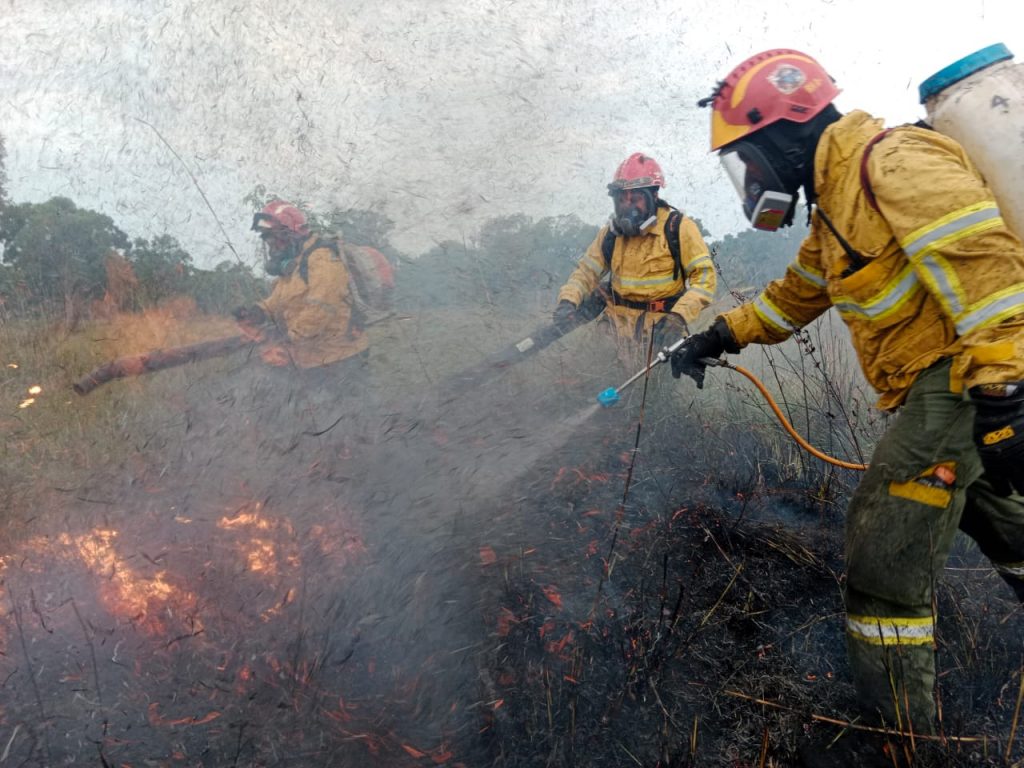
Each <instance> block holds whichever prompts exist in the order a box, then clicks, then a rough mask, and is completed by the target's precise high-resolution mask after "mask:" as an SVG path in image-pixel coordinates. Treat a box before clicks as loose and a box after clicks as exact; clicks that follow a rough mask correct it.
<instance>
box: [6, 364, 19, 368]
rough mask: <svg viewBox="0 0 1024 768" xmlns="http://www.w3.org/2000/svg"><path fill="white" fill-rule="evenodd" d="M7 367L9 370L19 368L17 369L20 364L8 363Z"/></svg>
mask: <svg viewBox="0 0 1024 768" xmlns="http://www.w3.org/2000/svg"><path fill="white" fill-rule="evenodd" d="M7 367H8V368H17V367H18V364H17V363H8V364H7Z"/></svg>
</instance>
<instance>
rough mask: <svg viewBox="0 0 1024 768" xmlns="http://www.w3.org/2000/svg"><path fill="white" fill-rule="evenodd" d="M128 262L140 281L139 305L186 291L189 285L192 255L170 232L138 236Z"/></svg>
mask: <svg viewBox="0 0 1024 768" xmlns="http://www.w3.org/2000/svg"><path fill="white" fill-rule="evenodd" d="M129 261H130V262H131V265H132V268H133V269H134V270H135V276H136V278H138V281H139V287H138V296H137V302H138V304H139V306H140V307H147V306H153V305H155V304H157V303H159V302H160V301H161V300H162V299H165V298H168V297H170V296H179V295H182V294H187V293H189V292H190V289H191V288H192V283H193V280H192V278H193V275H192V257H191V256H190V255H189V254H188V252H186V251H185V250H184V249H183V248H182V247H181V246H180V245H179V244H178V241H177V240H176V239H174V238H173V237H171V236H170V235H167V234H164V235H158V236H157V237H155V238H153V240H152V241H149V240H146V239H144V238H137V239H136V240H135V242H134V243H133V244H132V249H131V253H130V254H129Z"/></svg>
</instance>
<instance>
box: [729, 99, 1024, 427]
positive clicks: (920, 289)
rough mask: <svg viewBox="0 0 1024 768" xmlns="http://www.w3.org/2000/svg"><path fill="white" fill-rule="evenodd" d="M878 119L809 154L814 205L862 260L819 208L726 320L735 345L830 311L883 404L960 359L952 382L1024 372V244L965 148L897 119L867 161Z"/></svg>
mask: <svg viewBox="0 0 1024 768" xmlns="http://www.w3.org/2000/svg"><path fill="white" fill-rule="evenodd" d="M881 130H882V121H880V120H877V119H875V118H873V117H871V116H870V115H868V114H867V113H865V112H860V111H856V112H851V113H850V114H848V115H846V116H844V117H843V118H841V119H840V120H839V121H837V122H836V123H834V124H832V125H831V126H829V127H828V128H827V129H826V130H825V132H824V134H823V135H822V137H821V141H820V142H819V144H818V148H817V150H816V153H815V157H814V183H815V189H816V190H817V193H818V205H819V207H820V208H821V210H822V211H823V212H824V213H825V215H826V216H828V217H829V219H831V221H832V223H833V225H834V226H835V228H836V231H837V232H838V233H839V234H840V235H841V236H842V237H843V238H844V239H845V240H846V241H847V242H848V243H849V244H850V245H851V246H852V247H853V249H854V250H856V251H858V252H859V253H860V254H861V255H862V256H864V257H865V258H866V259H867V260H868V264H867V265H866V266H864V267H862V268H861V269H859V270H858V271H856V272H854V273H853V274H851V275H849V276H847V277H844V276H843V272H844V270H846V269H847V267H849V266H850V264H851V259H850V258H849V257H848V256H847V255H846V253H845V251H844V250H843V248H842V246H841V245H840V243H839V242H838V240H837V239H836V237H835V236H834V235H833V234H832V232H831V231H830V230H829V229H828V228H827V226H826V225H825V222H824V221H823V220H822V218H821V216H820V215H818V214H815V216H814V218H813V220H812V224H811V231H810V234H809V235H808V236H807V237H806V238H805V239H804V241H803V243H802V244H801V246H800V250H799V253H798V254H797V257H796V261H794V262H793V263H792V264H791V265H790V266H789V268H788V269H787V270H786V275H785V277H783V278H782V279H780V280H776V281H774V282H772V283H770V284H769V285H768V286H767V288H765V290H764V291H763V292H762V293H761V295H760V296H758V298H757V299H756V300H754V301H753V302H752V303H750V304H745V305H743V306H741V307H738V308H737V309H734V310H731V311H729V312H727V313H726V314H725V315H724V317H725V320H726V322H727V323H728V324H729V328H730V329H731V330H732V333H733V335H734V336H735V337H736V340H737V341H738V342H739V344H740V345H741V346H742V345H746V344H749V343H752V342H757V343H761V344H774V343H777V342H780V341H782V340H784V339H786V338H788V337H789V336H790V334H791V333H792V332H793V330H794V329H797V328H802V327H803V326H805V325H807V324H808V323H810V322H811V321H812V320H814V318H816V317H818V316H819V315H821V314H822V313H824V312H825V311H827V310H828V309H829V308H830V307H835V308H836V310H837V311H838V312H839V315H840V316H841V317H842V318H843V320H844V321H845V322H846V324H847V326H848V327H849V329H850V334H851V337H852V340H853V346H854V348H855V349H856V351H857V354H858V357H859V358H860V363H861V367H862V368H863V370H864V374H865V376H866V377H867V380H868V381H869V382H870V383H871V385H872V386H873V387H874V388H875V389H876V390H877V391H878V392H879V393H880V394H881V398H880V399H879V403H878V405H879V407H880V408H883V409H887V410H888V409H892V408H895V407H896V406H898V405H899V404H900V403H901V402H902V401H903V399H904V397H905V396H906V393H907V390H908V389H909V388H910V385H911V384H912V383H913V382H914V380H915V379H916V378H917V375H918V374H919V373H920V372H921V371H923V370H925V369H926V368H928V367H930V366H931V365H933V364H934V363H936V362H937V361H939V360H943V359H945V358H950V357H952V358H955V359H954V364H953V380H952V381H951V388H952V389H953V390H954V391H956V390H957V389H958V388H959V387H961V386H964V385H966V386H969V387H970V386H974V385H976V384H984V383H1001V382H1007V381H1015V380H1021V379H1024V249H1022V246H1021V242H1020V240H1019V239H1018V238H1017V236H1016V235H1014V234H1013V233H1012V232H1010V230H1008V229H1007V227H1006V224H1005V223H1004V222H1003V218H1002V216H1001V215H1000V213H999V208H998V206H997V205H996V201H995V198H994V197H993V196H992V192H991V191H990V190H989V188H988V187H987V186H986V185H985V182H984V181H983V179H982V178H981V175H980V174H979V173H978V171H977V169H976V168H975V167H974V165H973V164H972V163H971V161H970V160H969V159H968V157H967V155H966V153H965V152H964V150H963V148H962V147H960V145H959V144H957V142H955V141H954V140H953V139H951V138H949V137H947V136H944V135H942V134H940V133H938V132H936V131H931V130H928V129H925V128H918V127H915V126H910V125H906V126H900V127H898V128H894V129H893V130H892V131H891V132H890V133H889V134H888V135H886V136H885V137H884V138H882V139H881V140H880V141H878V143H877V144H876V145H875V146H874V147H873V149H872V150H871V153H870V154H869V155H868V162H867V165H866V171H867V175H868V179H869V180H870V181H869V183H870V188H871V190H872V191H873V192H874V195H875V198H876V201H877V206H878V208H877V210H876V209H875V208H874V207H872V205H871V204H870V202H869V200H868V197H867V194H866V192H865V188H864V185H863V184H862V181H861V159H862V156H863V155H864V152H865V148H866V146H867V144H868V142H869V141H870V140H871V139H872V138H873V137H875V136H876V135H877V134H878V133H879V132H881Z"/></svg>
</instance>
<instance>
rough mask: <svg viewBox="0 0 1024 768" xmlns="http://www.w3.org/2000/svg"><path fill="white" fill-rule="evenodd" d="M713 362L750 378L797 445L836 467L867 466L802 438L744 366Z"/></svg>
mask: <svg viewBox="0 0 1024 768" xmlns="http://www.w3.org/2000/svg"><path fill="white" fill-rule="evenodd" d="M715 364H716V365H719V366H721V367H722V368H731V369H732V370H734V371H736V372H737V373H742V374H743V375H744V376H746V377H747V378H748V379H750V381H751V383H752V384H753V385H754V386H755V387H757V388H758V389H759V390H760V391H761V394H762V395H763V396H764V399H765V400H767V401H768V405H770V406H771V408H772V411H773V412H774V413H775V417H776V418H777V419H778V420H779V423H780V424H782V426H783V428H784V429H785V430H786V431H787V432H788V433H789V435H790V437H792V438H793V439H794V440H795V441H796V443H797V445H799V446H800V447H801V448H803V449H804V450H805V451H807V452H808V453H809V454H811V455H812V456H815V457H817V458H819V459H821V460H822V461H827V462H828V463H829V464H833V465H835V466H837V467H842V468H843V469H857V470H860V471H864V470H865V469H867V468H868V465H867V464H856V463H854V462H852V461H843V460H842V459H835V458H832V457H831V456H829V455H828V454H827V453H822V452H821V451H819V450H818V449H817V448H815V447H814V446H813V445H811V444H810V443H808V442H807V441H806V440H804V439H803V437H801V436H800V435H799V434H798V433H797V431H796V430H795V429H794V428H793V425H792V424H790V423H789V420H788V419H787V418H786V417H785V416H784V415H783V413H782V410H781V409H780V408H779V406H778V404H777V403H776V402H775V398H774V397H772V395H771V393H770V392H769V391H768V390H767V389H766V388H765V386H764V384H762V383H761V381H760V380H759V379H758V378H757V376H755V375H754V374H752V373H751V372H750V371H748V370H747V369H746V368H741V367H740V366H738V365H732V364H730V363H727V362H725V361H724V360H717V361H716V362H715Z"/></svg>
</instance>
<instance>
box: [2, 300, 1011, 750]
mask: <svg viewBox="0 0 1024 768" xmlns="http://www.w3.org/2000/svg"><path fill="white" fill-rule="evenodd" d="M541 321H542V319H541ZM538 322H539V321H538V318H537V317H536V316H533V317H523V318H507V317H501V318H496V317H495V316H493V315H491V314H488V313H479V314H475V313H468V312H457V313H445V312H442V311H436V312H432V313H429V314H426V315H424V316H423V317H418V318H417V317H405V318H401V319H400V320H399V321H397V322H395V323H393V324H391V325H390V326H388V327H386V328H383V329H378V330H376V331H375V335H374V342H375V345H374V347H373V353H372V355H371V363H372V382H371V391H372V397H371V396H370V395H367V399H366V400H365V402H361V407H360V408H358V409H356V410H357V411H358V413H357V414H356V416H354V417H353V421H351V422H344V424H343V427H344V431H343V430H342V429H331V430H327V431H326V432H324V433H323V434H316V436H315V437H311V435H312V434H314V433H319V432H320V431H321V430H320V428H317V429H312V430H310V429H307V428H303V429H301V430H298V431H296V430H295V426H294V421H295V420H296V419H298V418H305V415H306V411H304V410H303V408H304V407H305V406H303V407H302V408H299V407H297V406H296V405H295V403H294V402H293V399H292V398H291V396H290V393H289V390H288V388H287V386H285V385H284V384H282V381H283V380H282V379H281V378H280V377H276V378H275V377H273V376H270V377H269V378H268V377H267V376H266V373H265V372H263V371H261V370H260V369H259V366H258V365H256V364H255V362H254V361H253V360H252V359H249V358H247V357H246V356H245V355H241V354H240V355H235V356H232V358H230V359H227V360H221V361H210V362H208V363H204V364H201V365H197V366H193V367H191V368H187V369H179V370H175V371H167V372H164V373H161V374H156V375H154V376H151V377H146V378H145V379H139V380H135V381H130V382H115V383H112V384H110V385H107V388H105V389H104V390H103V391H101V392H97V393H94V395H91V396H90V398H89V399H87V400H80V401H79V400H68V401H66V402H65V401H64V400H63V396H62V397H61V398H58V397H53V398H51V399H50V400H46V398H45V395H44V396H41V397H40V402H39V403H38V404H37V405H36V406H33V407H32V408H36V410H32V408H27V409H24V410H22V411H21V412H20V413H19V414H17V415H16V417H15V418H11V417H10V416H9V415H8V411H5V413H4V416H3V417H2V420H3V421H2V423H3V425H4V427H5V430H6V435H7V442H6V444H5V453H4V466H3V472H2V474H0V477H2V479H3V485H4V488H3V494H2V496H0V511H2V514H3V521H2V526H0V531H2V532H3V540H4V546H3V550H2V551H0V598H2V603H0V606H2V607H0V765H3V766H6V765H8V764H9V765H19V766H37V765H38V766H49V765H62V764H86V765H101V766H114V765H116V766H119V767H120V766H143V765H146V766H149V765H156V766H307V765H308V766H349V765H352V766H362V765H367V766H374V765H387V766H426V765H449V766H453V767H454V766H460V765H461V766H483V765H495V766H508V767H509V768H511V767H513V766H515V767H518V766H629V765H640V766H650V767H652V768H653V766H663V767H666V768H667V767H668V766H734V767H737V768H738V767H740V766H790V765H799V764H800V763H799V761H798V752H799V751H800V750H801V749H806V748H807V745H808V744H815V745H818V746H816V747H815V749H818V750H819V751H822V752H826V753H827V749H826V747H827V745H828V744H829V742H830V741H831V740H832V739H833V738H834V737H836V736H840V735H841V734H843V733H844V732H846V731H847V730H848V726H849V725H850V724H851V723H854V724H855V725H856V724H858V721H857V717H856V707H855V702H854V696H853V690H852V687H851V685H850V682H849V674H848V670H847V667H846V663H845V653H844V637H843V609H842V597H841V596H842V586H843V562H842V526H843V506H844V502H845V499H846V496H847V495H848V493H849V492H850V490H851V489H852V487H853V486H854V484H855V482H856V479H857V478H856V473H854V472H850V471H846V470H838V471H833V470H831V469H829V468H827V467H825V466H824V465H823V464H821V463H820V462H818V461H817V460H815V459H809V458H806V457H804V456H803V455H802V454H801V453H800V452H799V450H798V449H796V448H794V447H793V446H792V444H791V443H790V442H789V441H788V439H786V438H784V437H783V436H782V435H781V431H780V430H779V428H778V426H777V425H776V424H775V423H774V422H773V421H772V420H771V418H770V417H768V416H766V415H765V413H764V409H763V405H762V404H761V402H760V401H759V399H758V398H757V396H756V395H752V394H751V389H750V387H749V386H747V385H746V384H745V383H744V382H743V381H741V380H739V377H738V376H736V375H735V374H733V373H730V372H719V371H716V372H713V373H711V374H709V377H708V385H707V387H706V388H705V389H704V390H703V391H698V390H696V389H694V387H693V386H692V384H690V383H689V382H685V381H684V382H674V381H672V380H671V379H670V377H669V376H668V375H667V371H664V370H659V371H657V372H656V373H655V376H654V377H653V378H652V379H651V382H650V390H649V391H648V393H647V396H646V398H644V397H643V388H642V386H638V387H637V388H635V389H633V390H632V391H631V392H630V393H629V396H628V397H626V398H625V401H624V402H623V403H622V404H621V405H620V406H618V407H617V408H615V409H610V410H599V409H596V408H594V407H593V406H592V403H593V398H594V395H595V394H596V393H597V392H598V391H600V390H602V389H604V388H605V387H607V386H610V385H614V384H617V383H619V382H620V381H622V380H623V379H624V378H625V376H626V374H627V373H628V372H631V370H632V367H631V366H633V365H634V364H635V362H636V360H635V359H633V360H630V361H627V362H626V363H625V364H623V363H620V362H619V361H617V360H616V353H615V350H614V349H612V347H611V346H610V345H609V342H608V340H607V338H606V337H604V336H603V334H602V331H601V330H600V329H598V328H597V327H590V328H587V329H583V330H581V331H577V332H576V333H575V334H574V335H573V336H571V337H569V338H567V339H564V340H561V341H559V342H557V343H556V344H554V345H552V347H550V348H549V349H547V350H544V351H543V352H541V353H539V354H537V355H536V356H534V357H532V358H530V359H529V360H527V361H524V362H523V363H521V364H519V365H518V366H516V367H515V368H512V369H509V370H507V371H504V372H502V374H501V375H500V376H495V377H491V378H489V379H488V381H487V383H486V385H481V386H475V387H474V386H470V387H469V388H467V389H466V390H465V391H459V390H458V389H457V388H456V387H454V386H453V385H451V383H450V382H451V380H450V378H448V377H449V376H450V374H451V373H452V371H456V370H460V369H461V368H463V367H465V366H468V365H472V364H473V363H475V362H477V361H478V360H479V359H481V357H483V356H486V354H488V353H490V352H491V351H493V350H494V349H496V348H498V347H500V346H501V345H502V344H505V343H508V342H510V341H513V340H515V339H517V338H519V336H521V335H522V333H523V332H525V330H527V329H530V328H531V327H533V326H535V325H536V324H537V323H538ZM138 325H139V323H138V322H137V321H134V320H133V321H132V323H131V326H132V327H138ZM215 327H216V330H217V331H218V332H220V331H222V330H223V326H222V325H219V324H217V325H216V326H215ZM212 328H213V326H211V329H208V330H209V331H210V332H212ZM121 330H123V329H121ZM201 330H202V329H199V331H197V333H200V335H201ZM0 333H2V329H0ZM118 333H120V331H119V330H118V329H114V328H111V327H97V328H94V329H92V330H91V331H87V332H86V333H85V335H84V336H83V338H82V339H78V340H77V341H76V340H65V341H64V342H63V344H62V345H58V346H46V345H43V344H42V343H41V342H36V341H25V339H26V338H29V337H25V336H15V335H14V334H11V333H10V332H8V335H7V336H6V337H5V339H6V340H10V339H15V340H17V341H18V342H19V344H20V345H21V348H14V347H11V346H8V350H6V351H7V354H12V350H13V352H14V353H18V354H19V355H20V359H21V360H22V361H23V362H24V363H26V364H25V365H23V366H22V368H20V369H18V372H17V373H8V374H6V375H7V377H8V378H6V379H4V390H3V394H4V397H5V406H4V407H5V409H7V408H8V405H9V404H10V403H9V402H8V401H11V400H17V399H18V398H20V392H21V390H22V389H24V388H25V386H26V385H28V384H29V383H37V382H38V383H42V384H43V386H44V393H47V392H63V391H66V388H67V386H68V385H69V383H70V381H71V380H73V379H74V378H75V377H76V376H77V375H79V374H81V373H82V372H83V370H85V369H88V367H89V366H90V365H91V364H94V363H97V362H102V361H103V360H105V359H107V358H108V357H110V356H111V353H112V347H111V343H112V342H111V341H110V339H111V338H115V339H116V338H121V344H120V346H118V345H117V344H115V345H114V346H115V347H117V351H118V353H122V352H125V351H137V350H126V349H124V348H123V345H124V344H125V343H126V337H118ZM31 338H33V339H34V338H37V337H31ZM39 338H41V337H39ZM455 338H457V339H458V340H459V343H458V344H453V342H452V340H453V339H455ZM191 340H194V339H193V338H187V339H185V338H182V339H177V340H176V341H175V343H183V342H184V341H191ZM165 341H166V340H162V341H161V343H165ZM172 341H174V340H173V339H172ZM71 342H76V343H78V342H80V343H79V345H78V346H77V347H76V346H74V345H73V344H72V343H71ZM816 344H817V347H818V348H821V347H823V346H824V345H823V344H822V343H821V340H820V339H819V340H818V341H817V342H816ZM33 345H35V346H33ZM145 348H146V347H145V346H143V347H142V349H145ZM830 352H832V350H830ZM53 358H56V360H57V363H58V364H56V365H52V362H53ZM792 359H794V360H795V361H796V368H795V369H792V370H783V368H784V367H785V366H781V365H779V364H778V358H776V359H775V362H776V364H775V365H773V366H770V367H768V368H766V369H765V371H767V374H768V375H766V379H770V380H771V383H773V384H775V385H776V386H775V388H776V389H777V390H778V389H781V390H783V391H784V392H785V393H786V409H787V411H788V412H790V413H791V415H796V416H799V417H800V418H797V419H796V421H797V422H798V425H802V426H803V427H804V428H806V427H807V426H808V425H810V429H809V430H808V431H809V433H810V437H811V441H812V442H813V443H815V444H816V445H818V446H821V447H823V448H826V449H828V450H831V451H833V452H835V453H838V454H841V455H842V457H843V458H853V459H856V458H858V457H857V456H856V455H853V454H854V453H855V452H854V451H852V449H851V446H852V445H853V442H852V439H851V436H850V435H848V434H846V433H847V432H850V433H853V432H856V433H857V437H858V439H859V440H860V442H861V444H862V445H861V447H862V448H863V447H865V446H866V445H868V444H869V443H870V440H871V439H872V435H875V434H877V431H878V428H879V427H880V426H881V425H880V424H879V423H877V422H872V421H870V420H867V421H864V420H862V417H860V416H856V417H849V416H848V417H847V418H845V419H844V418H837V414H840V412H841V410H842V409H841V408H839V407H838V405H837V404H836V403H833V404H831V405H829V404H828V403H827V402H826V401H827V398H826V399H825V400H824V401H823V400H821V399H820V392H821V391H824V390H825V389H829V390H831V391H834V392H837V393H841V394H840V395H839V399H842V400H843V401H844V403H845V405H846V407H847V408H848V413H853V414H859V413H862V412H864V413H866V412H867V406H866V402H867V400H869V398H868V399H867V400H866V399H865V396H864V395H863V394H862V393H858V392H857V391H856V387H855V386H854V385H849V386H848V385H847V384H846V383H842V384H840V382H839V381H838V380H839V379H841V378H842V377H841V376H840V375H839V374H838V373H836V372H835V370H832V371H830V374H829V375H830V376H832V377H833V379H831V380H830V381H829V382H827V386H826V383H825V382H823V381H821V380H820V379H818V378H815V376H816V373H821V370H822V369H821V368H820V367H818V365H817V364H814V363H813V361H814V359H815V358H814V354H813V352H812V350H811V347H810V345H807V344H805V345H804V347H803V348H802V349H798V350H796V351H795V352H794V353H793V358H792ZM817 359H818V360H819V361H820V359H821V358H820V355H819V358H817ZM807 360H811V361H812V362H811V363H810V364H807V363H806V361H807ZM740 361H741V362H742V363H743V364H745V365H749V366H750V367H754V366H756V365H762V367H763V360H762V359H761V358H760V357H756V356H755V355H751V354H750V353H745V355H744V356H743V357H742V358H741V360H740ZM804 364H807V365H808V369H807V371H803V373H801V371H802V370H803V369H801V368H800V366H801V365H804ZM48 366H50V367H48ZM794 380H796V381H797V383H796V384H795V385H794V384H792V382H793V381H794ZM284 381H287V380H284ZM68 397H70V395H69V396H68ZM8 410H9V409H8ZM840 415H841V414H840ZM850 418H854V421H850ZM638 424H639V425H640V429H639V439H638V437H637V435H638ZM323 426H324V422H321V423H320V424H319V427H321V428H322V427H323ZM289 435H290V436H291V437H289ZM293 438H294V439H293ZM634 448H636V450H635V451H634ZM627 484H628V489H627ZM937 613H938V616H939V622H938V648H937V651H936V653H937V656H936V657H937V662H938V670H939V693H940V697H941V702H942V707H943V730H944V733H945V734H946V735H947V736H948V737H949V738H948V740H946V741H945V742H943V743H941V744H939V745H931V746H932V747H934V748H932V749H929V750H925V749H923V748H920V747H921V745H920V744H918V743H916V742H913V741H909V740H907V739H902V740H901V739H898V738H891V739H890V742H891V744H890V747H889V749H888V751H887V752H884V753H883V752H880V753H879V756H880V760H881V762H880V764H883V765H894V766H908V765H922V766H926V765H935V766H961V765H964V766H966V765H1018V764H1020V761H1021V759H1022V754H1024V752H1022V748H1021V746H1020V742H1021V740H1022V739H1021V736H1020V734H1018V733H1017V729H1016V721H1015V709H1016V707H1017V706H1018V695H1019V691H1020V690H1021V664H1022V659H1021V655H1022V653H1021V651H1022V640H1021V638H1022V637H1024V621H1022V612H1021V610H1020V609H1019V607H1018V606H1017V605H1016V603H1015V602H1014V600H1013V598H1012V595H1011V593H1010V591H1009V589H1008V588H1006V587H1005V586H1004V585H1003V584H1002V582H1001V581H1000V580H999V579H998V578H997V577H996V575H995V574H994V572H993V571H992V570H991V569H990V568H989V567H988V565H987V563H985V562H984V561H983V559H981V558H980V557H979V556H978V555H977V553H976V552H975V551H974V550H973V548H972V547H971V546H970V545H969V544H968V543H967V542H959V543H958V547H957V550H956V552H955V553H954V556H953V557H952V558H951V559H950V561H949V563H948V567H947V570H946V572H945V573H944V574H942V577H941V580H940V582H939V587H938V592H937ZM822 745H824V746H822ZM926 751H927V755H926ZM824 764H827V763H824ZM835 764H837V765H843V764H845V763H843V762H836V763H835Z"/></svg>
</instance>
